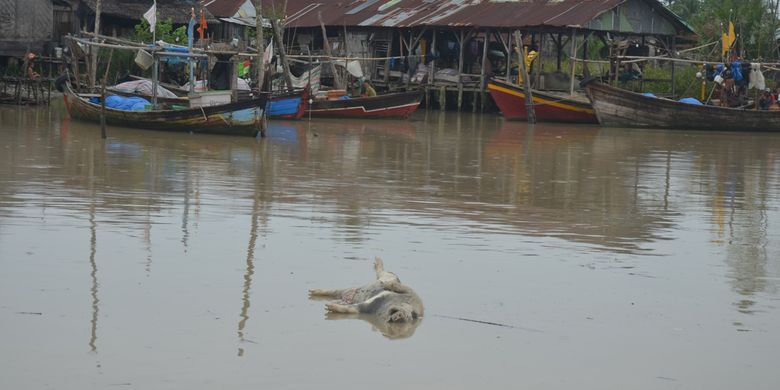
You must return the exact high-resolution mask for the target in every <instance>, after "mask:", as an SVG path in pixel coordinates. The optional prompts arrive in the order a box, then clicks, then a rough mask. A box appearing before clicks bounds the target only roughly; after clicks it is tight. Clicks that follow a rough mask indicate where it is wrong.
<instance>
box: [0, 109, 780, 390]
mask: <svg viewBox="0 0 780 390" xmlns="http://www.w3.org/2000/svg"><path fill="white" fill-rule="evenodd" d="M66 118H67V116H66V115H64V111H63V107H62V106H61V103H60V106H59V107H58V106H57V105H56V104H53V105H52V107H41V108H38V109H27V108H22V109H19V108H14V109H8V108H3V107H0V145H3V146H0V148H1V149H2V151H1V152H0V296H1V297H8V298H7V299H5V300H3V301H2V302H0V323H1V324H3V326H2V327H0V345H2V346H3V351H4V353H5V354H6V355H7V356H13V359H6V360H5V361H4V362H3V364H4V365H3V368H0V374H2V377H3V384H5V385H6V387H8V388H44V387H51V383H64V384H65V385H64V386H65V387H68V388H93V387H110V386H112V385H117V384H125V383H131V384H132V386H134V387H139V388H158V387H160V383H168V381H175V382H176V383H175V384H174V385H172V387H187V388H203V387H205V386H208V385H207V384H210V383H213V382H214V381H216V380H218V381H220V382H224V383H235V384H239V387H250V386H252V385H258V384H260V385H261V387H269V388H273V387H280V386H279V385H280V384H281V387H284V386H285V384H289V386H292V387H316V386H317V384H319V383H323V382H327V383H340V382H338V381H339V380H342V379H343V373H344V372H345V371H344V370H345V367H347V366H348V367H349V371H350V375H351V376H355V375H357V376H358V379H357V381H359V382H364V381H365V382H366V383H368V382H369V381H371V380H372V378H376V377H378V376H381V375H382V373H383V372H385V371H386V368H387V367H393V369H394V370H398V371H399V372H403V373H422V374H420V375H423V376H425V377H430V378H436V379H437V380H440V381H442V386H446V387H453V388H459V387H460V388H466V387H469V388H470V387H477V386H485V385H486V384H485V382H484V381H485V378H488V379H489V380H490V383H488V384H487V385H489V386H491V387H495V388H511V387H512V386H517V384H518V382H517V378H518V377H522V378H523V379H524V380H525V381H527V382H528V383H539V382H541V381H544V380H546V379H549V378H550V377H553V376H554V375H555V374H556V373H557V372H560V371H561V370H563V371H565V372H567V373H570V374H571V375H569V376H568V377H567V378H571V379H572V380H576V381H577V382H578V383H584V387H588V388H598V387H599V385H602V387H608V388H619V387H620V384H623V383H638V382H636V378H637V377H641V378H646V379H647V381H645V379H643V380H642V383H641V384H640V387H642V388H643V389H650V388H653V387H658V385H659V384H662V386H663V384H667V383H668V382H669V381H668V380H666V379H663V380H660V379H658V380H657V379H654V378H656V377H657V376H659V375H663V376H664V377H667V376H668V377H674V378H677V379H676V380H677V381H678V383H679V384H680V385H681V386H682V387H693V388H698V387H707V388H710V387H712V388H717V387H719V386H720V387H724V386H728V387H734V388H740V386H741V387H751V388H772V386H773V385H774V384H775V383H776V380H775V379H776V378H775V376H774V375H773V373H774V371H773V367H774V366H773V365H774V364H775V361H776V359H773V357H774V356H775V355H776V351H777V348H775V347H776V346H777V340H780V335H779V334H778V332H779V331H778V329H780V310H778V308H777V301H778V299H780V293H779V292H780V262H779V260H778V259H780V236H778V232H777V229H773V226H774V225H776V224H777V220H779V219H780V212H779V211H778V210H780V192H778V191H777V189H778V188H780V135H777V134H771V133H762V134H750V135H749V136H746V135H744V134H735V133H723V132H720V133H718V132H707V131H689V132H686V131H662V130H641V131H635V130H629V129H622V128H615V129H610V128H600V127H598V126H575V125H559V124H541V123H540V124H537V125H535V126H528V125H527V124H525V123H522V122H504V121H502V120H501V119H500V118H496V117H495V116H492V115H484V116H479V115H454V114H452V113H439V112H434V111H421V112H418V113H416V114H415V115H414V116H413V118H412V119H411V120H410V121H376V122H374V121H371V122H369V121H329V120H328V121H320V120H317V121H311V122H308V121H305V120H302V121H299V122H275V121H270V122H269V124H270V127H269V131H268V137H267V138H265V139H250V138H245V137H232V136H219V135H215V136H212V135H201V134H172V133H167V132H151V131H143V132H141V131H137V130H133V129H127V128H122V127H109V129H108V132H107V136H108V138H107V139H105V140H103V139H101V137H100V128H99V126H98V125H96V124H92V123H85V122H81V121H67V120H66ZM374 256H383V257H385V258H386V259H387V260H388V261H392V262H393V264H394V267H395V264H397V265H398V269H399V271H402V275H403V278H402V279H403V280H404V283H409V285H413V286H415V290H417V291H418V292H419V293H420V295H421V296H424V297H425V299H426V301H425V304H426V307H427V308H428V312H429V313H431V314H430V315H427V316H426V318H425V326H422V327H417V328H410V329H385V327H384V325H383V324H371V326H373V327H375V329H377V330H378V331H379V332H381V333H382V334H383V335H385V336H387V337H379V336H378V335H376V334H375V333H374V332H371V330H370V328H371V326H369V325H368V324H365V323H363V322H362V320H361V321H324V320H322V314H323V308H322V304H321V303H319V302H309V301H308V300H307V298H306V291H307V290H308V289H310V288H313V287H316V286H321V285H323V283H325V282H327V281H332V282H333V283H334V284H335V285H349V283H350V281H354V280H356V278H359V277H360V275H366V266H367V265H368V264H369V262H370V260H371V259H373V257H374ZM399 273H401V272H399ZM342 283H343V284H342ZM38 313H40V314H38ZM529 313H530V314H529ZM456 319H465V320H474V321H469V322H466V321H456ZM491 324H499V325H500V324H506V325H511V327H510V326H493V325H491ZM525 329H537V330H539V331H538V332H535V333H533V334H531V333H529V332H527V331H525ZM64 334H65V335H77V337H62V335H64ZM409 335H413V336H412V337H408V336H409ZM394 337H399V338H403V337H406V338H405V339H404V340H401V341H400V342H395V341H393V340H389V339H388V338H394ZM31 340H34V342H33V343H31ZM453 340H457V342H453ZM573 345H574V346H576V348H572V346H573ZM623 346H628V347H627V348H623ZM485 348H489V349H490V353H482V352H484V351H485V350H486V349H485ZM518 348H520V349H522V350H523V352H524V353H518V350H519V349H518ZM378 350H386V351H389V352H392V353H388V354H381V353H380V354H377V352H376V351H378ZM594 351H596V352H595V353H594ZM702 351H705V352H722V351H729V353H710V354H707V353H705V354H702ZM566 354H568V355H566ZM564 355H566V356H568V357H567V358H565V359H561V356H564ZM640 355H641V356H663V357H664V359H645V360H644V361H643V364H641V365H637V364H635V363H636V359H635V358H636V356H640ZM398 356H403V359H399V358H398ZM474 356H479V359H476V360H475V359H473V357H474ZM63 362H66V363H67V364H66V365H65V366H63ZM431 362H440V364H438V363H437V364H430V363H431ZM670 363H673V364H671V365H670ZM516 366H524V367H535V368H539V370H541V371H538V370H536V369H534V370H529V371H527V372H525V373H523V375H521V376H518V375H510V374H508V373H511V372H512V369H513V368H514V367H516ZM605 366H610V367H613V368H614V370H612V371H611V375H610V376H609V377H608V378H607V377H599V378H596V379H593V375H592V373H593V372H594V370H598V369H600V368H601V367H605ZM30 367H36V369H37V371H36V372H37V374H36V375H33V376H31V375H29V368H30ZM420 367H426V369H425V370H423V371H420V370H419V368H420ZM452 367H467V368H469V369H468V370H454V371H453V370H452ZM670 367H673V368H670ZM674 367H677V368H679V367H682V368H680V369H677V368H674ZM250 368H251V369H250ZM302 368H303V369H305V370H308V371H310V372H311V373H312V375H311V376H306V377H303V376H301V375H300V372H301V369H302ZM670 370H672V371H673V372H671V373H668V372H669V371H670ZM735 370H736V371H739V372H740V373H743V374H744V375H743V376H741V377H740V378H737V377H735V376H734V375H732V374H731V373H733V372H735ZM308 371H307V372H308ZM172 373H173V374H172ZM475 373H477V374H479V375H475ZM360 375H363V376H360ZM415 375H416V374H415ZM269 378H271V379H269ZM311 378H314V379H311ZM420 378H421V377H420ZM744 378H748V379H744ZM393 381H394V382H393V384H392V386H397V385H400V386H408V385H411V384H413V383H418V382H416V377H412V378H408V377H406V376H404V375H400V376H397V377H394V379H393ZM592 381H598V382H599V383H595V382H592ZM355 383H357V382H355ZM724 384H725V385H724ZM262 385H266V386H262ZM553 386H554V385H553ZM531 387H533V386H531ZM558 387H561V386H558Z"/></svg>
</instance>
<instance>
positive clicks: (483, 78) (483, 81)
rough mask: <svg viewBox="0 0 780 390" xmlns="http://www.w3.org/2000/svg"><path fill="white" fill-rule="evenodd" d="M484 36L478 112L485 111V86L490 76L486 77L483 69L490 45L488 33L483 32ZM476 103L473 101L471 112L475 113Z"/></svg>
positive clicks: (485, 65)
mask: <svg viewBox="0 0 780 390" xmlns="http://www.w3.org/2000/svg"><path fill="white" fill-rule="evenodd" d="M484 36H485V38H484V42H483V46H482V72H481V76H480V78H479V94H480V98H481V99H482V101H481V104H480V110H482V111H484V110H485V107H484V106H485V85H487V78H488V77H490V75H488V74H487V72H486V71H485V68H486V67H487V61H488V59H487V54H488V43H490V32H488V31H485V33H484ZM475 93H476V92H475ZM476 101H477V99H474V102H475V104H474V110H473V111H474V112H477V107H476Z"/></svg>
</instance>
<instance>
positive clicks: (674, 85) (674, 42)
mask: <svg viewBox="0 0 780 390" xmlns="http://www.w3.org/2000/svg"><path fill="white" fill-rule="evenodd" d="M676 51H677V40H676V39H675V37H674V36H673V37H672V45H671V53H669V58H672V59H673V58H675V57H676V56H677V53H676ZM675 64H676V61H674V60H672V98H674V99H677V82H676V81H675V72H674V68H675Z"/></svg>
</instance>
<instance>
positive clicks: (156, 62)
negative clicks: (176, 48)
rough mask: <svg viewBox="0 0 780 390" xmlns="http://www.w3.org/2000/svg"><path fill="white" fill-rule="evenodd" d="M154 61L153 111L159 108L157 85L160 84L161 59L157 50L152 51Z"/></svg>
mask: <svg viewBox="0 0 780 390" xmlns="http://www.w3.org/2000/svg"><path fill="white" fill-rule="evenodd" d="M155 46H156V44H155ZM152 59H153V61H152V64H153V65H152V110H154V109H156V108H157V85H158V84H159V82H160V80H158V78H159V75H158V73H160V58H159V56H158V55H157V50H154V51H152Z"/></svg>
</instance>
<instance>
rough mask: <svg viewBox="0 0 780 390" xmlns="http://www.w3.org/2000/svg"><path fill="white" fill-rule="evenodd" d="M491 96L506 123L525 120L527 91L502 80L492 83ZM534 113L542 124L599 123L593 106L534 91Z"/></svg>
mask: <svg viewBox="0 0 780 390" xmlns="http://www.w3.org/2000/svg"><path fill="white" fill-rule="evenodd" d="M487 88H488V91H489V92H490V96H491V97H493V101H495V102H496V105H497V106H498V108H499V110H501V112H502V113H503V114H504V118H506V119H507V120H526V119H528V113H527V111H526V107H525V91H524V90H523V89H522V88H520V87H519V86H517V85H514V84H510V83H507V82H503V81H500V80H495V79H493V80H490V82H488V85H487ZM533 102H534V113H535V114H536V120H538V121H541V122H567V123H598V119H597V118H596V114H595V113H594V111H593V107H591V105H590V104H588V103H585V102H581V101H577V100H574V99H568V98H565V97H560V96H555V95H553V94H549V93H544V92H542V91H536V90H534V91H533Z"/></svg>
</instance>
